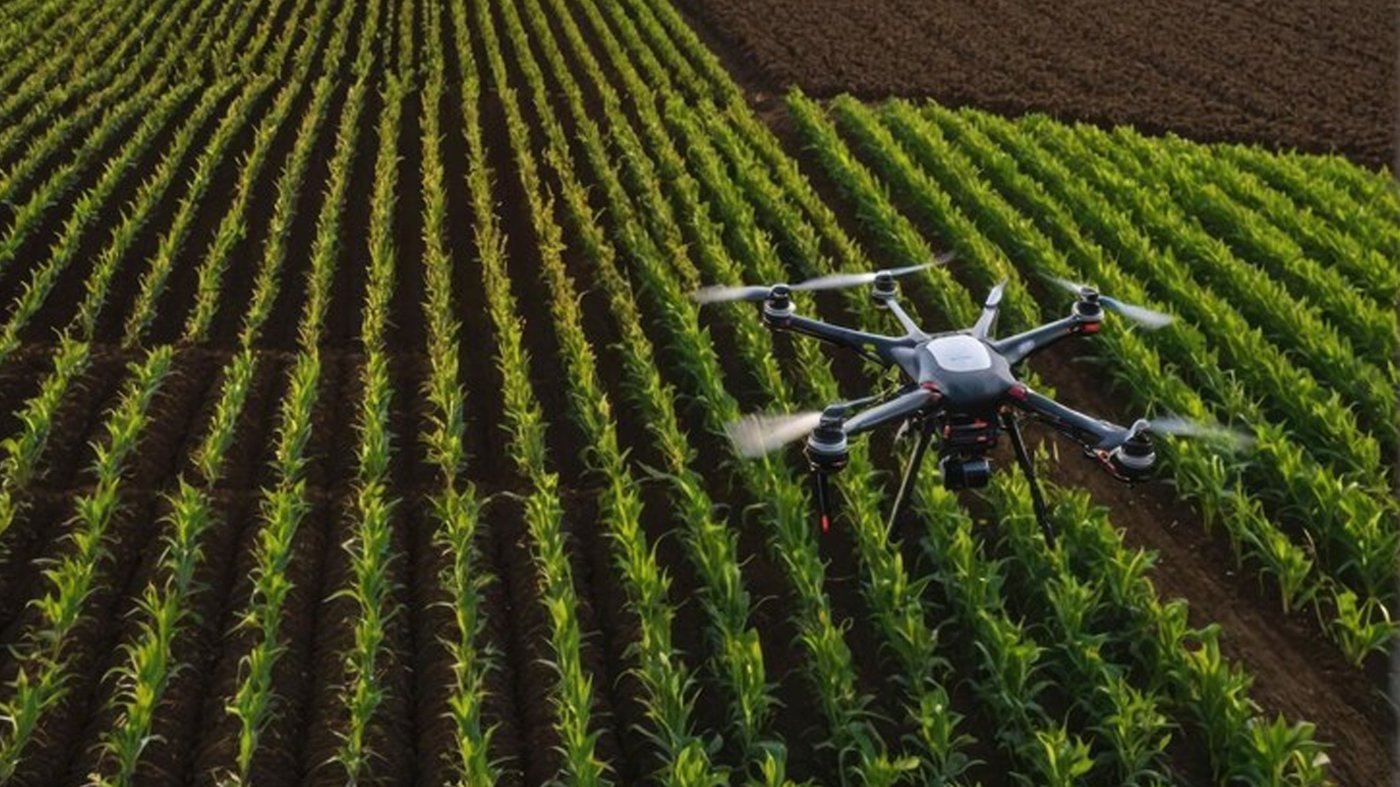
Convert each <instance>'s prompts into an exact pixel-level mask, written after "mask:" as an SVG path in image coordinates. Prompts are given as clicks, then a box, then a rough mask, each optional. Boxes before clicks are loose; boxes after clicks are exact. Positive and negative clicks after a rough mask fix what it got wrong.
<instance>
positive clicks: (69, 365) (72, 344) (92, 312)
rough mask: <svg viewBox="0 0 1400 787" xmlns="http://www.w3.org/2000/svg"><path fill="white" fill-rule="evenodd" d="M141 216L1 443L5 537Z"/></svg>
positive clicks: (222, 136) (226, 126)
mask: <svg viewBox="0 0 1400 787" xmlns="http://www.w3.org/2000/svg"><path fill="white" fill-rule="evenodd" d="M291 32H292V31H290V30H289V31H287V33H286V34H285V38H286V39H288V40H289V39H290V37H291ZM264 88H265V85H264V84H263V82H262V81H261V80H254V81H252V82H249V83H248V84H246V85H245V86H244V90H243V92H242V93H241V94H240V96H239V97H238V98H235V99H234V101H233V102H232V103H231V104H230V105H229V107H228V109H227V111H226V113H225V116H224V118H223V119H222V120H221V122H220V125H219V128H218V129H217V130H216V131H215V132H214V133H213V135H212V136H211V137H210V139H209V140H208V142H207V143H206V147H205V152H204V153H203V154H201V158H200V161H201V163H204V162H205V161H206V160H208V161H207V164H208V169H209V170H212V167H213V166H214V165H215V164H216V163H217V160H218V158H219V155H220V153H221V151H222V150H223V149H224V148H225V147H226V146H227V144H228V142H229V140H231V139H232V138H233V137H234V136H235V135H236V133H237V130H238V128H239V127H240V125H241V123H242V122H243V120H244V118H245V115H246V113H247V112H248V111H249V110H250V108H251V105H252V102H253V100H254V99H255V98H256V95H257V94H258V93H260V92H261V91H262V90H263V89H264ZM197 169H204V167H202V166H201V167H197ZM208 177H210V174H209V172H207V171H206V173H205V176H204V180H201V179H199V177H198V175H196V177H195V178H194V179H193V180H192V181H191V183H192V186H191V192H194V194H195V198H196V199H197V193H198V191H197V188H196V186H197V185H199V184H207V179H208ZM154 191H156V189H154V188H147V189H143V193H142V197H144V198H152V197H154V196H157V195H156V194H154V193H153V192H154ZM189 199H191V197H190V196H189V195H187V197H186V200H189ZM136 202H137V203H141V204H144V202H145V199H138V200H136ZM191 207H192V206H191ZM137 214H142V215H144V211H141V210H140V209H139V205H138V207H137V208H134V209H133V210H132V212H131V213H130V214H128V218H127V220H125V221H123V223H122V224H121V225H119V227H118V228H117V229H115V230H114V231H113V234H112V238H111V240H110V241H109V243H108V245H107V246H106V247H104V249H103V251H102V252H101V253H100V256H99V261H98V263H97V264H96V265H95V266H94V269H93V271H92V272H91V274H90V275H89V277H88V279H87V282H86V283H85V285H84V286H85V288H86V292H85V295H84V299H83V301H82V303H81V305H80V306H79V308H78V311H77V314H76V315H75V316H74V317H73V319H72V321H71V322H70V324H69V325H68V326H67V328H66V329H65V330H64V331H63V333H62V335H61V336H60V338H59V347H58V350H57V356H56V357H61V358H63V359H64V360H63V362H61V363H55V366H54V371H53V372H52V373H51V375H50V376H49V377H47V378H46V379H45V382H44V383H43V384H42V386H41V389H40V392H39V393H38V394H36V396H35V397H34V398H32V399H31V400H30V401H28V402H26V404H25V408H24V413H25V415H24V416H23V417H22V418H21V419H20V423H21V430H20V432H19V433H18V434H16V435H13V436H11V437H9V438H6V440H5V441H4V442H3V443H0V451H3V453H4V454H5V458H4V459H3V460H0V534H3V533H4V532H5V531H6V530H7V529H8V528H9V525H10V523H11V522H13V521H14V518H15V515H16V514H17V513H18V510H19V507H20V504H21V500H19V499H18V498H17V495H19V493H20V492H21V491H22V490H23V489H24V488H25V487H26V486H27V485H28V484H29V483H30V482H31V481H32V480H33V478H34V475H35V473H36V472H37V471H38V470H39V459H40V457H41V456H42V453H43V450H44V448H45V447H46V445H47V437H48V431H49V426H50V423H51V422H52V418H53V414H54V413H55V412H56V410H57V407H58V405H59V404H60V402H62V400H63V398H64V396H65V395H66V393H67V391H68V386H69V384H70V383H71V382H72V380H73V379H75V376H76V374H77V373H79V372H81V371H82V370H83V369H85V368H86V366H87V361H88V356H89V353H90V350H91V348H90V346H89V342H91V341H92V339H93V335H94V332H95V330H96V326H97V317H98V314H99V312H100V310H101V308H102V306H103V304H104V303H105V301H106V293H107V289H108V286H109V284H110V280H111V277H112V275H113V272H114V271H115V269H116V268H117V266H118V264H119V263H120V261H121V258H122V256H123V254H124V252H125V250H126V249H127V248H129V246H130V244H131V242H132V235H134V233H135V231H136V229H137V227H136V226H134V225H135V223H136V222H135V221H134V220H133V219H132V216H134V215H137Z"/></svg>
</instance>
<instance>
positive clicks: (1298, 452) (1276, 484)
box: [888, 105, 1385, 573]
mask: <svg viewBox="0 0 1400 787" xmlns="http://www.w3.org/2000/svg"><path fill="white" fill-rule="evenodd" d="M901 110H902V111H901ZM888 114H889V115H890V116H891V118H892V119H893V120H894V122H895V124H896V125H900V126H901V127H902V130H903V131H904V136H903V139H904V140H906V141H907V144H910V145H911V146H914V147H918V148H920V149H921V150H923V152H924V155H923V156H922V158H921V161H922V163H923V164H924V165H926V166H928V167H930V168H932V169H937V170H939V171H940V174H941V175H942V176H943V177H944V179H945V181H946V182H947V184H948V185H949V187H950V188H951V189H953V190H955V191H957V192H959V193H960V194H961V195H962V196H963V198H964V199H965V200H966V201H967V202H969V203H970V204H973V205H990V206H991V207H990V208H984V209H981V213H982V214H983V215H987V216H990V217H991V218H992V219H993V221H992V222H991V223H992V224H993V231H994V232H996V233H997V234H998V240H999V241H1001V242H1003V243H1009V242H1010V241H1011V240H1012V239H1013V238H1014V237H1015V230H1016V224H1015V210H1014V208H1013V206H1011V205H1010V204H1009V203H1008V202H1007V201H1006V200H1004V199H998V198H997V197H996V196H995V195H994V194H993V193H992V192H991V191H990V190H989V186H988V184H986V183H985V182H984V181H983V180H982V179H981V178H980V177H978V176H977V175H976V174H975V171H974V170H973V169H972V164H971V162H970V161H969V160H968V159H967V157H966V156H964V155H962V154H961V153H960V152H958V151H955V150H953V149H952V148H951V147H949V146H948V145H947V144H946V140H944V139H943V137H942V133H941V131H940V130H939V129H938V127H937V126H934V125H931V124H925V123H921V122H920V120H919V117H918V115H917V113H915V112H913V111H912V110H911V109H910V108H908V107H907V106H904V107H901V105H895V106H893V107H891V108H890V110H889V112H888ZM901 118H902V120H901ZM984 150H985V148H984ZM1000 163H1001V166H1000V167H998V168H997V169H998V170H999V171H1001V172H1002V173H1003V174H1004V175H1014V174H1015V173H1010V172H1008V171H1007V166H1009V162H1005V161H1003V162H1000ZM984 167H985V168H987V169H991V167H990V166H988V165H985V164H984ZM1007 191H1008V192H1009V193H1012V194H1026V193H1034V192H1035V189H1034V188H1033V187H1031V186H1029V185H1028V184H1027V183H1026V182H1024V181H1023V182H1021V183H1019V184H1018V187H1014V188H1010V189H1007ZM1012 199H1016V197H1013V198H1012ZM1049 207H1053V206H1047V205H1045V204H1040V205H1037V206H1036V210H1037V211H1042V212H1041V213H1038V214H1035V215H1046V214H1044V213H1043V211H1044V210H1046V209H1048V208H1049ZM1081 207H1082V206H1081ZM1058 215H1059V216H1061V217H1063V218H1068V217H1066V216H1065V214H1064V212H1063V211H1062V210H1061V211H1059V212H1058ZM1022 226H1025V225H1024V222H1023V223H1022ZM1032 237H1034V239H1035V245H1038V246H1042V247H1046V248H1048V247H1049V245H1050V240H1049V239H1048V238H1045V237H1044V236H1039V237H1036V236H1034V234H1033V233H1032ZM1070 240H1072V241H1073V240H1075V238H1074V237H1071V238H1070ZM1018 242H1019V241H1018ZM1074 245H1075V247H1076V250H1077V251H1078V248H1079V247H1078V244H1074ZM1013 248H1014V247H1013ZM1081 255H1082V253H1081ZM1088 256H1092V257H1093V259H1092V260H1091V263H1100V262H1101V260H1102V255H1101V254H1091V255H1088ZM1037 259H1038V260H1039V263H1040V264H1041V265H1044V264H1045V262H1044V260H1045V255H1043V254H1042V255H1040V256H1039V257H1038V258H1037ZM1036 262H1037V260H1036V259H1031V260H1028V264H1031V265H1035V264H1036ZM1095 267H1098V265H1096V266H1095ZM1067 273H1069V271H1067V269H1065V268H1063V266H1060V268H1059V270H1058V272H1056V273H1055V275H1061V276H1064V275H1067ZM1114 273H1116V271H1114ZM1129 287H1130V289H1131V291H1132V292H1133V293H1138V292H1140V288H1139V287H1138V286H1136V284H1135V283H1133V284H1130V285H1129ZM1127 297H1134V296H1127ZM1182 336H1185V338H1184V339H1181V338H1180V337H1182ZM1164 338H1165V339H1167V340H1170V341H1164V342H1163V344H1164V345H1166V347H1167V349H1177V350H1179V352H1178V353H1177V358H1178V360H1179V361H1181V363H1182V364H1183V365H1185V366H1190V365H1193V364H1194V365H1196V366H1197V368H1198V369H1201V373H1202V374H1205V373H1207V372H1211V371H1213V372H1215V373H1214V375H1213V377H1214V379H1213V380H1211V379H1210V378H1209V377H1208V378H1207V379H1208V380H1209V381H1210V382H1212V383H1214V384H1213V386H1212V387H1213V388H1214V389H1215V390H1216V391H1218V396H1219V399H1220V401H1221V402H1222V404H1223V405H1225V407H1226V408H1227V409H1228V410H1230V411H1232V412H1234V413H1235V414H1236V415H1239V416H1243V417H1245V418H1246V419H1247V420H1252V421H1256V422H1262V421H1263V420H1264V419H1263V418H1262V417H1260V416H1259V414H1258V413H1257V408H1256V407H1255V406H1254V404H1253V400H1252V399H1251V398H1250V396H1249V395H1247V394H1245V393H1244V392H1243V391H1240V390H1239V389H1238V387H1237V386H1235V385H1231V384H1230V383H1231V381H1230V380H1229V379H1228V378H1227V377H1226V376H1225V375H1223V374H1222V373H1220V372H1219V367H1218V366H1215V365H1214V364H1202V363H1200V361H1201V360H1202V358H1203V353H1201V352H1200V351H1199V348H1201V347H1203V346H1204V345H1205V338H1204V337H1203V336H1200V335H1199V334H1194V332H1192V331H1190V330H1189V326H1179V325H1173V326H1171V327H1170V328H1168V329H1167V330H1166V331H1165V336H1164ZM1205 357H1208V356H1205ZM1201 367H1208V368H1201ZM1259 430H1260V432H1261V434H1260V437H1261V449H1260V454H1261V455H1262V457H1263V458H1264V459H1265V460H1266V464H1267V468H1268V470H1269V472H1270V473H1272V477H1271V479H1270V485H1271V487H1273V488H1281V489H1285V490H1289V492H1288V495H1287V498H1286V499H1287V500H1288V501H1289V502H1290V503H1291V504H1293V505H1296V506H1298V507H1300V508H1303V509H1307V508H1309V507H1313V506H1321V508H1322V509H1323V510H1329V509H1332V508H1336V507H1338V506H1340V507H1342V508H1344V509H1345V510H1348V511H1353V512H1355V511H1358V510H1359V511H1369V512H1371V513H1370V514H1369V515H1368V516H1366V517H1364V518H1363V520H1362V521H1363V523H1365V524H1357V523H1355V522H1352V521H1351V520H1350V519H1347V520H1345V521H1337V522H1335V523H1332V528H1331V531H1326V530H1324V532H1335V533H1336V536H1335V539H1336V540H1338V541H1341V542H1343V543H1344V544H1345V547H1344V548H1343V549H1342V550H1340V551H1343V552H1345V553H1347V554H1348V556H1349V557H1352V556H1356V555H1361V557H1359V558H1357V559H1358V560H1359V561H1361V562H1363V563H1365V564H1369V565H1376V564H1377V562H1378V555H1379V553H1380V552H1382V551H1384V550H1385V545H1384V543H1379V542H1383V541H1384V531H1385V528H1384V517H1383V514H1384V506H1382V505H1378V504H1377V503H1376V502H1375V501H1374V499H1373V498H1371V497H1370V495H1369V494H1368V492H1367V490H1366V489H1365V488H1361V487H1357V486H1354V485H1352V484H1350V483H1349V482H1347V481H1344V480H1342V479H1339V478H1337V477H1335V476H1331V475H1330V474H1329V473H1328V472H1327V471H1326V470H1325V469H1324V468H1323V467H1320V466H1317V465H1312V464H1310V463H1308V462H1307V461H1306V457H1304V455H1303V452H1302V449H1301V448H1299V447H1297V446H1294V445H1289V444H1287V443H1285V442H1284V441H1283V440H1281V439H1278V432H1277V429H1274V430H1270V429H1268V428H1267V427H1263V426H1261V427H1259ZM1269 438H1274V439H1269ZM1378 468H1379V464H1378V463H1377V464H1376V466H1375V467H1373V468H1371V469H1370V474H1371V475H1372V477H1374V476H1375V475H1380V474H1381V472H1380V471H1379V469H1378ZM1372 488H1374V481H1372ZM1358 506H1360V508H1358ZM1338 563H1339V564H1340V563H1341V561H1340V560H1339V561H1338ZM1373 573H1374V570H1373Z"/></svg>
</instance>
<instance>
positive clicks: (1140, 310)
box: [1047, 276, 1175, 331]
mask: <svg viewBox="0 0 1400 787" xmlns="http://www.w3.org/2000/svg"><path fill="white" fill-rule="evenodd" d="M1047 278H1049V279H1050V281H1053V282H1054V283H1056V284H1058V285H1060V287H1062V288H1064V289H1066V290H1069V291H1070V292H1072V293H1074V294H1076V295H1082V294H1083V292H1084V291H1085V290H1092V289H1093V288H1092V287H1090V286H1088V285H1087V284H1080V283H1078V282H1073V281H1070V280H1069V279H1061V278H1059V277H1058V276H1049V277H1047ZM1099 303H1100V304H1101V305H1102V306H1103V307H1104V308H1105V309H1108V310H1109V311H1111V312H1115V313H1117V314H1120V315H1122V316H1124V317H1127V318H1128V319H1130V320H1132V321H1133V322H1135V323H1137V324H1139V325H1141V326H1143V327H1144V328H1148V329H1150V330H1154V331H1155V330H1157V329H1158V328H1164V327H1166V326H1168V325H1170V324H1171V322H1172V320H1174V319H1175V318H1174V317H1172V316H1171V315H1170V314H1164V313H1162V312H1159V311H1154V310H1152V309H1149V308H1147V307H1145V306H1136V305H1134V304H1131V303H1125V302H1123V301H1120V300H1118V299H1117V298H1110V297H1108V296H1107V295H1099Z"/></svg>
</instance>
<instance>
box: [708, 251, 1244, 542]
mask: <svg viewBox="0 0 1400 787" xmlns="http://www.w3.org/2000/svg"><path fill="white" fill-rule="evenodd" d="M944 261H946V259H939V260H936V261H934V262H930V263H927V264H924V265H915V266H912V267H908V268H897V269H894V270H885V271H879V272H876V273H854V274H834V275H831V276H823V277H820V278H816V279H811V280H808V281H805V282H802V283H800V284H793V285H788V284H773V285H765V286H748V287H744V286H740V287H729V286H713V287H705V288H703V289H701V290H699V291H697V292H696V293H694V296H693V297H694V298H695V300H696V301H697V302H699V303H702V304H705V303H716V302H722V301H748V302H754V303H757V302H762V304H763V322H764V324H766V325H767V326H768V327H769V328H770V329H772V330H775V331H786V332H790V333H795V334H802V335H805V336H811V337H814V338H817V339H820V340H823V341H826V342H830V343H831V344H834V345H837V346H839V347H843V348H846V349H850V350H853V351H855V352H856V353H858V354H860V355H861V356H862V357H864V358H866V359H869V360H871V361H873V362H875V363H877V364H879V365H881V366H884V367H886V368H888V367H898V368H899V370H900V371H901V372H902V373H903V377H904V378H905V379H906V384H905V385H904V386H903V387H902V388H900V389H898V390H896V391H894V392H892V393H889V394H885V395H876V396H871V397H868V398H864V399H857V400H853V401H848V402H839V403H836V404H832V405H829V406H827V407H826V408H825V409H824V410H820V411H813V412H807V413H798V414H794V415H779V416H764V415H754V416H749V417H747V418H744V419H742V420H740V421H738V422H736V423H734V424H731V425H730V429H729V434H730V438H731V439H732V440H733V441H734V444H735V447H736V449H737V450H738V452H739V453H740V454H742V455H745V456H757V455H761V454H765V453H768V452H770V451H772V450H774V449H777V448H779V447H781V446H782V445H784V444H786V443H789V442H791V441H793V440H797V439H799V438H802V437H806V438H807V442H806V446H805V448H804V451H803V453H804V454H805V455H806V458H807V462H808V465H809V467H810V469H811V471H812V474H813V478H814V480H815V485H816V498H817V506H818V509H819V513H820V516H821V525H822V529H823V530H824V531H825V530H826V529H827V528H828V526H829V523H830V507H829V491H828V488H827V476H828V475H829V474H831V473H835V472H838V471H840V470H841V469H842V468H843V467H845V465H846V463H847V461H848V460H849V457H850V450H849V447H848V443H847V440H848V439H849V438H851V437H854V436H856V435H859V434H862V433H864V432H869V431H871V430H872V429H876V428H878V427H881V426H886V425H899V428H900V434H904V433H906V432H912V433H915V434H916V435H917V437H916V442H915V444H914V450H913V453H912V454H911V455H910V457H909V461H908V464H907V465H906V466H905V469H904V475H903V478H902V481H901V483H900V486H899V492H898V494H897V495H896V496H895V501H894V506H893V509H892V510H891V512H890V517H889V520H888V521H889V524H890V527H891V528H893V525H894V522H895V521H896V517H898V515H899V511H900V508H901V507H902V506H903V505H904V503H905V502H906V501H907V500H908V497H909V493H910V491H911V489H912V487H913V481H914V479H915V477H916V476H917V474H918V469H919V466H920V465H921V464H922V462H923V460H924V456H925V454H926V453H927V451H928V448H929V445H930V444H931V443H932V442H933V441H934V440H935V439H936V440H937V441H938V448H937V450H938V457H939V459H938V465H939V469H940V470H941V472H942V476H943V483H944V485H945V486H946V487H947V488H949V489H965V488H971V487H980V486H984V485H985V484H986V483H987V480H988V478H989V476H990V474H991V463H990V462H989V461H988V459H987V452H988V451H989V450H990V449H991V448H992V447H994V446H995V445H996V441H997V437H998V436H999V435H1000V433H1001V432H1003V431H1004V432H1006V433H1007V434H1008V435H1010V438H1011V445H1012V447H1013V448H1014V450H1015V453H1016V459H1017V461H1018V463H1019V464H1020V466H1021V469H1022V471H1024V472H1025V474H1026V478H1027V480H1028V481H1029V482H1030V489H1031V498H1032V503H1033V504H1034V508H1035V513H1036V518H1037V520H1039V522H1040V526H1041V528H1042V529H1043V530H1044V531H1045V534H1046V536H1047V538H1053V531H1052V530H1051V528H1050V524H1049V519H1048V517H1047V516H1046V511H1045V502H1044V498H1043V497H1042V495H1041V491H1040V486H1039V483H1038V481H1037V479H1036V475H1035V465H1034V464H1033V463H1032V462H1031V459H1030V455H1029V454H1028V453H1027V451H1026V446H1025V442H1024V441H1023V439H1022V437H1021V430H1020V421H1019V417H1018V414H1021V413H1023V414H1025V415H1026V416H1028V417H1030V418H1032V419H1035V420H1038V421H1042V422H1044V423H1046V424H1048V425H1049V426H1050V427H1052V428H1053V429H1055V430H1056V431H1057V432H1059V433H1061V434H1063V435H1065V436H1066V437H1068V438H1069V439H1071V440H1073V441H1074V442H1076V443H1078V444H1079V445H1080V446H1081V447H1082V448H1083V449H1084V452H1085V454H1086V455H1088V456H1090V457H1092V458H1093V459H1095V460H1097V461H1098V463H1099V465H1100V466H1101V467H1102V468H1103V469H1104V470H1105V471H1107V472H1108V473H1109V475H1111V476H1113V477H1114V478H1116V479H1118V480H1120V481H1125V482H1131V481H1137V480H1141V479H1144V478H1146V477H1147V475H1148V474H1149V473H1150V471H1151V469H1152V466H1153V464H1154V462H1155V461H1156V453H1155V452H1154V450H1153V445H1152V440H1151V439H1150V435H1151V434H1154V433H1156V434H1173V435H1180V436H1224V437H1228V438H1234V439H1237V440H1238V439H1241V438H1240V437H1239V436H1238V435H1237V434H1236V433H1234V432H1231V431H1229V430H1226V429H1222V428H1220V427H1212V426H1207V425H1205V424H1198V423H1194V422H1191V421H1186V420H1183V419H1180V418H1162V419H1155V420H1148V419H1140V420H1138V421H1136V422H1134V423H1133V424H1132V425H1131V426H1127V427H1123V426H1119V425H1117V424H1114V423H1110V422H1108V421H1105V420H1102V419H1099V418H1093V417H1091V416H1088V415H1085V414H1083V413H1081V412H1078V411H1076V410H1073V409H1071V408H1069V407H1066V406H1064V405H1062V404H1060V403H1058V402H1056V401H1054V400H1053V399H1050V398H1049V397H1047V396H1044V395H1042V394H1039V393H1036V392H1035V391H1033V390H1031V389H1030V388H1029V387H1028V386H1027V385H1026V384H1025V383H1023V382H1021V381H1020V380H1018V379H1017V375H1016V371H1015V370H1016V366H1017V365H1018V364H1020V363H1021V362H1022V361H1024V360H1025V359H1026V358H1028V357H1030V356H1031V355H1033V354H1035V353H1037V352H1039V351H1041V350H1043V349H1045V348H1046V347H1048V346H1050V345H1051V344H1054V343H1055V342H1057V341H1059V340H1061V339H1064V338H1066V337H1069V336H1075V335H1085V334H1093V333H1097V332H1098V330H1099V328H1100V327H1101V326H1102V322H1103V312H1104V310H1105V309H1107V310H1109V311H1113V312H1116V313H1118V314H1120V315H1122V316H1124V317H1127V318H1129V319H1131V320H1133V321H1135V322H1137V323H1140V324H1142V325H1144V326H1146V327H1149V328H1160V327H1162V326H1164V325H1166V324H1167V323H1169V322H1170V321H1171V317H1170V316H1169V315H1165V314H1162V313H1160V312H1155V311H1152V310H1150V309H1145V308H1143V307H1140V306H1133V305H1131V304H1127V303H1123V302H1121V301H1118V300H1115V299H1113V298H1110V297H1108V296H1105V295H1100V294H1099V293H1098V292H1097V291H1096V290H1094V289H1093V288H1091V287H1088V286H1085V285H1081V284H1075V283H1073V282H1069V281H1065V280H1063V279H1055V281H1056V282H1057V283H1058V284H1060V285H1061V286H1063V287H1065V288H1066V289H1068V290H1070V291H1071V292H1073V293H1075V295H1076V296H1077V298H1076V300H1075V302H1074V305H1073V307H1072V308H1071V310H1070V314H1069V316H1067V317H1064V318H1062V319H1059V320H1056V321H1054V322H1051V323H1047V324H1045V325H1042V326H1040V327H1037V328H1032V329H1030V330H1028V331H1025V332H1023V333H1019V334H1016V335H1015V336H1009V337H1006V338H1004V339H994V338H992V336H991V334H992V329H993V327H994V326H995V325H996V320H997V313H998V308H999V306H1000V303H1001V298H1002V293H1003V291H1004V289H1005V284H1006V283H1005V282H1004V281H1003V282H1002V283H1000V284H998V285H996V286H995V287H994V288H992V291H991V294H990V295H988V296H987V300H986V302H985V303H984V305H983V307H982V314H981V316H979V317H978V319H977V322H976V324H974V325H973V326H972V327H971V328H967V329H964V330H955V331H948V332H945V333H937V334H929V333H926V332H924V331H923V330H922V329H920V328H919V326H918V325H917V324H915V322H914V320H913V319H912V318H911V317H910V316H909V314H908V313H907V312H905V310H904V308H903V307H901V306H900V304H899V301H898V299H897V298H896V288H895V281H894V280H895V277H897V276H902V275H904V274H908V273H913V272H915V271H918V270H922V269H924V268H928V267H930V266H932V265H935V264H940V263H941V262H944ZM866 284H870V285H873V287H872V289H871V297H872V298H873V299H874V301H875V303H876V305H877V306H879V307H880V308H882V309H886V310H888V311H889V312H890V313H891V314H893V315H894V317H895V318H896V319H897V320H898V321H899V323H900V324H901V325H902V326H903V327H904V330H905V333H904V335H903V336H882V335H879V334H874V333H866V332H864V331H859V330H854V329H851V328H845V327H842V326H839V325H833V324H831V323H827V322H822V321H820V320H815V319H811V318H808V317H803V316H801V315H799V314H797V312H796V309H795V308H794V306H793V303H792V293H794V292H803V291H808V292H809V291H814V290H829V289H838V288H843V287H854V286H862V285H866ZM859 408H865V409H859ZM857 410H858V411H857Z"/></svg>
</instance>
